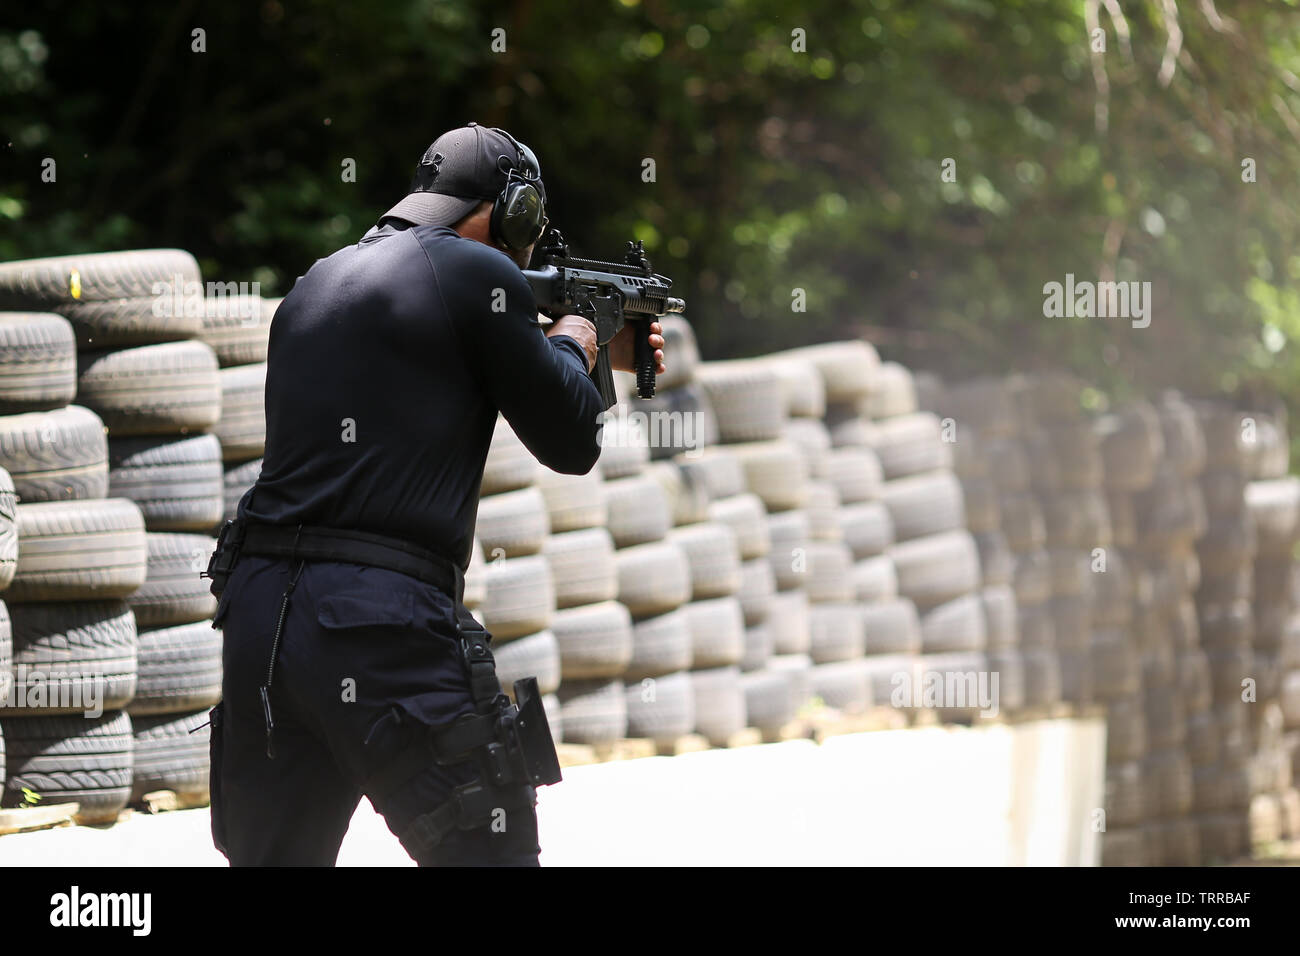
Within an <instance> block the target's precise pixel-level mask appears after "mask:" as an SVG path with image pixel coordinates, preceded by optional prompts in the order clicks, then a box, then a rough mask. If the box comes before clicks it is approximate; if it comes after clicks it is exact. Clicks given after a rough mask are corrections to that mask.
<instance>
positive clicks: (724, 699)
mask: <svg viewBox="0 0 1300 956" xmlns="http://www.w3.org/2000/svg"><path fill="white" fill-rule="evenodd" d="M690 673H691V692H692V694H693V696H694V699H695V732H696V733H698V734H702V735H703V736H704V737H707V738H708V740H709V742H710V743H712V744H715V745H719V746H720V745H723V744H725V743H726V742H727V739H728V738H729V737H731V735H732V734H734V733H736V732H737V731H738V730H743V729H744V727H745V718H746V714H745V691H744V688H743V687H741V684H740V668H738V667H713V668H709V669H707V670H694V671H691V672H690Z"/></svg>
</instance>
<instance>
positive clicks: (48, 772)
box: [0, 711, 135, 824]
mask: <svg viewBox="0 0 1300 956" xmlns="http://www.w3.org/2000/svg"><path fill="white" fill-rule="evenodd" d="M3 725H4V736H5V747H6V752H7V759H8V768H7V770H8V773H7V778H6V780H5V789H4V795H3V799H2V800H0V806H5V807H15V806H20V805H22V803H23V790H24V789H28V790H32V791H35V792H36V793H37V794H39V795H40V797H41V799H40V802H39V803H38V806H50V805H54V804H60V803H73V802H75V803H78V804H80V809H79V810H78V812H77V816H76V821H77V822H78V823H82V824H94V823H108V822H111V821H113V820H116V819H117V815H118V813H119V811H121V809H122V808H123V807H124V806H126V802H127V800H128V799H129V798H130V796H131V772H132V766H133V759H132V758H133V751H134V743H135V741H134V738H133V737H132V734H131V718H130V717H128V716H127V715H126V714H125V713H124V712H122V711H109V712H107V713H105V714H104V715H103V716H102V717H96V718H86V717H82V716H80V715H77V716H71V717H6V718H5V719H4V721H3Z"/></svg>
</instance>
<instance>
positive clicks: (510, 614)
mask: <svg viewBox="0 0 1300 956" xmlns="http://www.w3.org/2000/svg"><path fill="white" fill-rule="evenodd" d="M484 570H485V574H484V583H485V587H486V590H485V591H484V595H483V602H482V605H481V607H480V608H479V611H480V612H481V613H480V614H479V615H477V617H478V619H479V620H480V621H482V622H483V626H484V627H486V628H487V630H488V631H489V632H490V633H491V634H492V637H493V639H494V640H495V641H497V642H498V643H500V642H504V641H508V640H511V639H512V638H516V637H523V636H524V635H525V634H534V633H536V632H537V631H541V630H544V629H545V628H547V627H549V626H550V623H551V616H552V614H554V612H555V579H554V578H552V577H551V565H550V562H548V561H547V560H546V558H544V557H543V556H542V555H540V554H530V555H528V556H527V557H523V558H503V559H501V560H499V561H485V562H484Z"/></svg>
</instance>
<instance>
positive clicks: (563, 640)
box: [550, 601, 633, 684]
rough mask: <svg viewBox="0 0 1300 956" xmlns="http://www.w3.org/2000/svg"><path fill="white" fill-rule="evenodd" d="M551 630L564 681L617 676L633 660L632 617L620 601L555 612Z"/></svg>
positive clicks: (566, 682)
mask: <svg viewBox="0 0 1300 956" xmlns="http://www.w3.org/2000/svg"><path fill="white" fill-rule="evenodd" d="M550 629H551V631H552V633H554V635H555V642H556V645H557V646H558V647H559V651H560V674H561V676H562V678H563V681H564V684H568V682H569V681H571V680H589V679H593V678H610V677H618V676H620V675H622V674H623V672H624V671H626V670H627V666H628V664H629V663H630V662H631V660H632V647H633V645H632V617H631V615H630V614H628V612H627V608H625V607H624V606H623V605H622V604H619V603H618V602H617V601H602V602H601V603H599V604H589V605H587V606H586V607H574V608H568V609H566V610H563V611H556V612H555V616H554V618H552V620H551V628H550Z"/></svg>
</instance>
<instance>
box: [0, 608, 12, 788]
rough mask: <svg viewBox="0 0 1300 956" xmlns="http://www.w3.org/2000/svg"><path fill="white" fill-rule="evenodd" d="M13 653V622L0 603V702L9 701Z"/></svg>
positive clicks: (0, 777) (1, 777)
mask: <svg viewBox="0 0 1300 956" xmlns="http://www.w3.org/2000/svg"><path fill="white" fill-rule="evenodd" d="M13 652H14V643H13V622H12V621H11V620H10V618H9V608H7V607H6V606H5V603H4V602H3V601H0V701H8V700H9V687H10V684H11V683H12V682H13V679H14V674H13V670H12V665H13ZM0 746H3V744H0ZM3 783H4V780H3V774H0V785H3Z"/></svg>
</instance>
